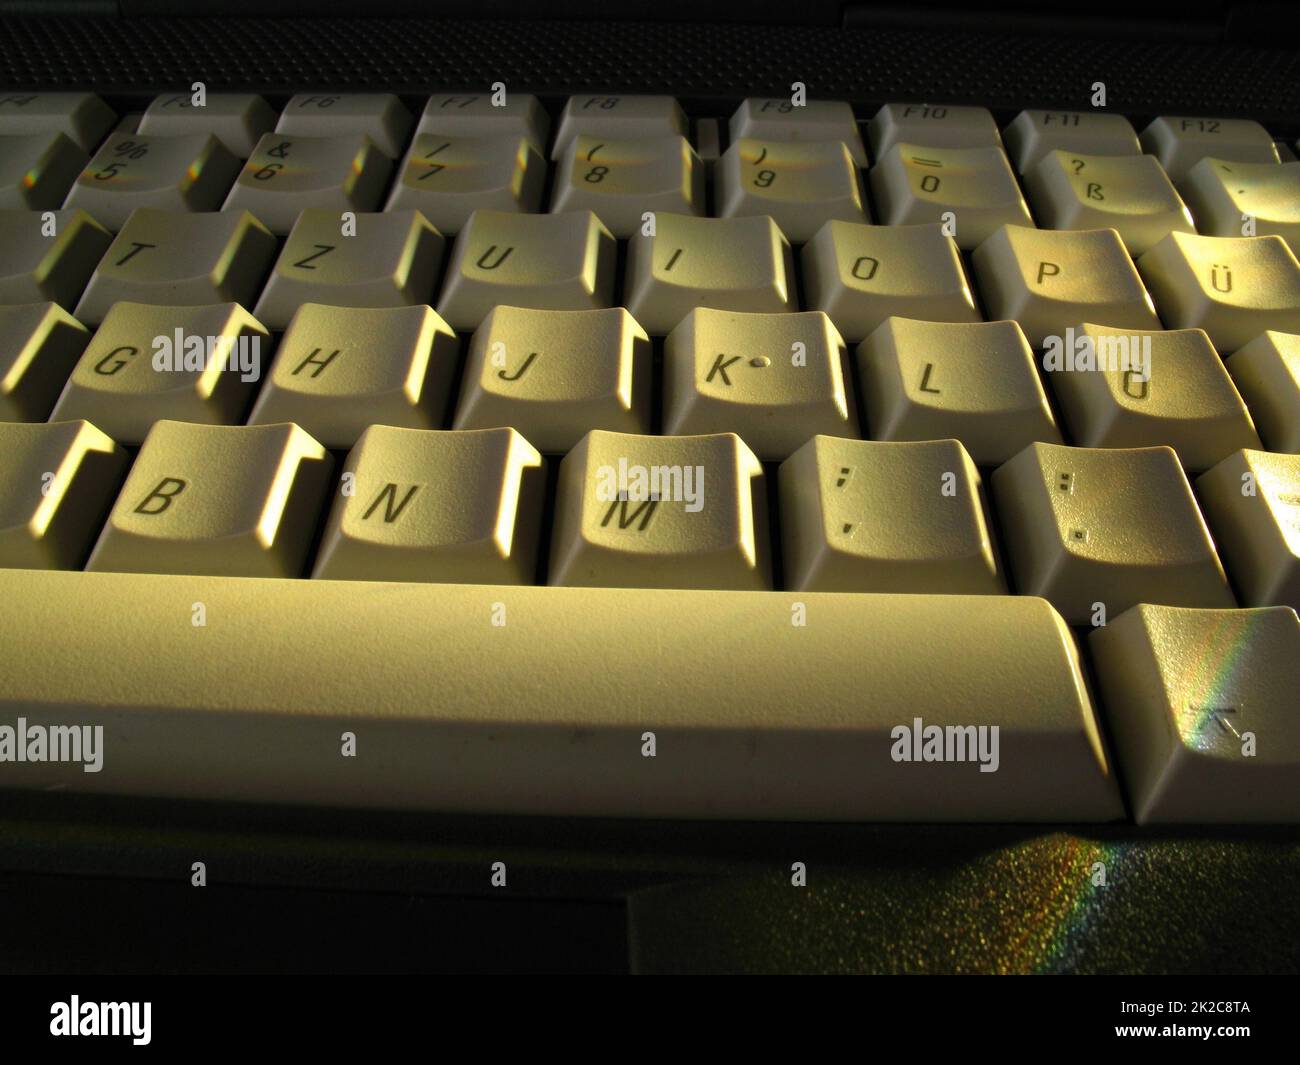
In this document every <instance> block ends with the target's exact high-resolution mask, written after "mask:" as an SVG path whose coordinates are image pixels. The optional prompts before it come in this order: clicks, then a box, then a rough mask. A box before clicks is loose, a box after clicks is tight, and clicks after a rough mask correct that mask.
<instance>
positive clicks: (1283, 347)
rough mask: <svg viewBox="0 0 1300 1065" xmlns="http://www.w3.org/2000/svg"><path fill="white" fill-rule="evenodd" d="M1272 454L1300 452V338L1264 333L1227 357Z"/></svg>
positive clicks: (1238, 385)
mask: <svg viewBox="0 0 1300 1065" xmlns="http://www.w3.org/2000/svg"><path fill="white" fill-rule="evenodd" d="M1228 372H1229V373H1231V374H1232V379H1233V381H1234V382H1235V383H1236V385H1237V391H1239V392H1240V393H1241V395H1242V398H1244V399H1245V400H1246V403H1247V404H1248V405H1249V406H1250V410H1251V413H1252V414H1254V416H1255V424H1256V426H1258V428H1259V434H1260V436H1262V437H1263V438H1264V444H1265V445H1266V446H1267V447H1268V449H1269V450H1270V451H1284V452H1300V335H1297V334H1295V333H1277V332H1274V331H1272V330H1269V331H1267V332H1264V333H1261V334H1260V335H1259V336H1257V337H1256V338H1255V339H1254V340H1252V341H1251V342H1250V343H1249V344H1247V345H1246V346H1245V347H1244V348H1241V349H1239V350H1238V351H1236V352H1235V353H1233V354H1232V355H1231V356H1229V358H1228Z"/></svg>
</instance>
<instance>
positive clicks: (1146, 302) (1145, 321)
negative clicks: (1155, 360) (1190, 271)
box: [971, 226, 1181, 347]
mask: <svg viewBox="0 0 1300 1065" xmlns="http://www.w3.org/2000/svg"><path fill="white" fill-rule="evenodd" d="M1180 235H1181V234H1174V235H1173V236H1172V237H1170V238H1167V239H1171V240H1172V239H1173V238H1174V237H1177V236H1180ZM1148 254H1149V253H1148ZM971 265H972V266H973V267H974V270H975V283H976V284H977V285H978V286H979V290H980V294H981V295H982V296H983V297H984V306H985V309H986V310H987V311H988V313H989V316H990V317H991V318H1013V319H1015V320H1016V321H1017V322H1019V323H1020V325H1021V328H1023V329H1024V331H1025V335H1026V336H1027V337H1029V343H1030V344H1032V345H1033V346H1034V347H1042V346H1043V345H1044V343H1045V342H1046V339H1047V337H1049V336H1057V337H1059V336H1064V334H1065V330H1066V329H1068V328H1069V327H1071V326H1074V325H1077V324H1078V323H1079V322H1099V323H1102V324H1104V325H1111V326H1123V327H1126V328H1132V329H1159V328H1160V319H1158V318H1157V317H1156V313H1155V309H1154V308H1153V307H1152V305H1151V297H1150V296H1149V295H1147V290H1146V289H1145V288H1143V287H1142V279H1141V278H1140V277H1138V272H1137V270H1135V269H1134V268H1133V261H1132V260H1131V259H1130V258H1129V257H1128V253H1127V252H1126V251H1125V250H1124V245H1123V244H1122V243H1121V242H1120V239H1119V234H1118V233H1116V232H1115V231H1114V230H1113V229H1088V230H1079V231H1074V230H1053V229H1028V228H1026V227H1024V226H1004V227H1003V228H1001V229H999V230H998V231H997V232H996V233H994V234H993V235H992V236H991V237H989V238H988V240H986V241H984V243H983V244H981V245H980V246H979V247H978V248H976V249H975V252H974V254H973V255H972V256H971Z"/></svg>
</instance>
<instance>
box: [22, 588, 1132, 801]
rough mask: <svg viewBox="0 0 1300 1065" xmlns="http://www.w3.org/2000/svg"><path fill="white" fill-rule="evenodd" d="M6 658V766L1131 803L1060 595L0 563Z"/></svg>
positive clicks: (464, 784) (771, 794)
mask: <svg viewBox="0 0 1300 1065" xmlns="http://www.w3.org/2000/svg"><path fill="white" fill-rule="evenodd" d="M199 621H202V622H203V624H201V625H200V624H197V622H199ZM0 658H2V659H3V671H2V672H0V729H2V728H3V727H4V726H8V727H10V728H11V729H12V730H14V731H13V732H12V733H11V734H10V735H11V737H12V742H11V744H10V748H9V754H10V758H9V759H5V760H0V787H16V788H40V789H52V788H66V789H69V790H79V791H93V792H110V793H117V794H132V795H161V796H178V797H185V798H203V799H226V800H252V801H260V802H287V803H307V804H324V805H332V806H342V807H357V806H364V807H388V808H395V809H421V810H438V811H476V812H485V813H486V812H493V813H520V814H578V815H590V816H618V817H683V818H753V819H793V820H854V821H874V820H888V821H923V820H931V821H975V820H981V821H1098V820H1111V819H1115V818H1120V817H1122V816H1123V813H1124V812H1123V807H1122V804H1121V800H1120V797H1119V791H1118V788H1117V786H1116V783H1115V779H1114V776H1113V773H1112V772H1111V770H1110V768H1109V766H1108V762H1107V759H1106V755H1105V753H1104V748H1103V745H1102V742H1101V739H1100V737H1099V733H1098V727H1097V721H1096V717H1095V714H1094V711H1093V708H1092V705H1091V703H1090V701H1089V696H1088V694H1087V690H1086V689H1085V687H1084V683H1083V680H1082V678H1081V676H1080V672H1079V664H1078V660H1077V657H1076V651H1075V645H1074V640H1073V637H1072V635H1071V634H1070V632H1069V630H1068V629H1067V628H1066V627H1065V625H1064V624H1063V623H1062V621H1061V620H1060V618H1059V617H1058V615H1057V614H1056V613H1055V612H1054V611H1053V610H1052V608H1051V607H1050V606H1049V605H1048V604H1047V603H1046V602H1044V601H1043V600H1041V599H1033V598H1026V597H997V596H928V595H913V596H906V595H856V594H855V595H839V594H826V593H785V592H712V591H710V592H705V591H650V590H639V589H638V590H625V589H583V588H546V587H523V588H518V587H497V586H482V585H435V584H384V583H368V582H361V581H356V582H343V581H313V580H269V579H250V578H238V577H236V578H220V577H185V576H152V575H143V574H119V573H82V572H37V571H26V570H0ZM20 719H21V721H20ZM57 726H84V728H82V729H81V730H80V731H79V732H78V733H77V734H76V735H77V737H78V738H82V739H84V742H85V744H86V748H87V749H86V750H83V751H82V752H81V761H80V762H64V763H55V762H51V761H48V760H47V761H41V760H32V759H31V758H30V757H25V758H24V760H22V761H16V760H13V758H14V757H15V756H16V750H15V748H18V747H22V744H21V743H20V742H19V741H24V742H25V744H26V746H25V747H24V748H23V751H24V755H30V754H32V753H33V752H35V753H37V754H39V753H40V750H39V748H36V747H33V746H32V743H33V742H34V741H33V737H39V736H41V735H44V736H45V738H46V747H45V754H46V756H47V757H48V756H49V754H50V753H51V752H52V750H53V748H54V746H55V745H56V733H55V731H54V730H55V728H56V727H57ZM95 726H102V728H103V731H102V740H101V745H100V748H99V750H98V754H97V755H95V757H97V758H98V759H99V762H100V766H99V769H98V771H95V772H87V771H86V768H87V766H92V767H93V762H92V761H91V757H90V755H91V754H93V753H94V752H93V751H91V748H92V747H93V746H94V743H95V739H94V738H95V735H96V733H95V731H94V728H95ZM41 730H44V732H42V731H41ZM57 737H58V738H61V739H60V742H61V752H60V753H62V754H63V755H64V756H65V757H71V756H75V755H76V754H77V752H76V751H75V750H74V749H73V748H72V743H73V736H72V733H71V732H68V731H64V732H62V733H58V734H57Z"/></svg>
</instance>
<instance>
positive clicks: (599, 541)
mask: <svg viewBox="0 0 1300 1065" xmlns="http://www.w3.org/2000/svg"><path fill="white" fill-rule="evenodd" d="M755 482H757V484H756V483H755ZM762 483H763V467H762V465H761V464H760V463H759V461H758V459H757V457H755V455H754V453H753V452H752V451H750V450H749V448H748V447H746V446H745V444H744V443H743V442H742V441H741V439H740V437H738V436H736V435H735V434H734V433H719V434H717V435H715V436H632V435H630V434H624V433H607V432H605V431H604V430H601V429H595V430H593V431H592V432H590V433H588V434H587V435H586V436H585V437H583V438H582V441H581V443H579V444H578V446H577V447H575V448H574V449H573V450H572V451H570V452H569V453H568V455H566V456H565V457H564V461H563V462H562V463H561V464H560V477H559V484H558V486H557V488H556V497H555V528H554V531H553V534H552V537H551V560H550V574H549V582H550V583H551V584H563V585H574V584H580V585H593V586H599V587H615V588H620V587H621V588H733V589H741V588H743V589H763V588H768V587H770V586H771V580H772V578H771V569H770V560H769V558H768V535H767V509H766V505H765V501H764V498H763V493H762Z"/></svg>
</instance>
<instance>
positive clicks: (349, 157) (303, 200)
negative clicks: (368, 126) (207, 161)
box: [222, 133, 393, 235]
mask: <svg viewBox="0 0 1300 1065" xmlns="http://www.w3.org/2000/svg"><path fill="white" fill-rule="evenodd" d="M392 168H393V163H392V160H391V159H389V158H388V157H387V156H386V155H384V153H383V152H382V151H380V150H379V149H378V148H377V147H376V146H375V143H374V142H373V141H372V140H370V138H369V137H367V136H365V135H364V134H359V133H358V134H351V135H348V134H341V135H339V136H326V137H304V136H301V135H293V136H289V135H287V134H283V133H268V134H266V136H264V137H263V138H262V139H261V140H260V141H258V142H257V147H256V148H255V149H254V151H253V154H252V155H251V156H249V157H248V162H247V163H245V164H244V168H243V170H241V171H240V172H239V179H238V180H237V181H236V182H235V184H234V187H233V188H231V190H230V195H229V196H227V197H226V202H225V204H224V206H223V207H222V210H225V211H230V210H243V211H251V212H252V213H253V216H254V217H255V218H257V220H258V221H259V222H262V223H263V224H265V225H266V227H267V228H268V229H270V230H271V232H272V233H275V234H279V235H283V234H285V233H288V232H289V230H291V229H292V228H293V224H294V222H296V221H297V220H298V215H299V213H300V212H302V211H304V210H306V209H307V208H308V207H320V208H325V209H328V210H333V211H335V212H339V213H341V212H343V211H354V212H355V211H374V210H377V209H378V208H379V202H380V200H381V199H382V197H383V192H384V186H385V184H386V182H387V181H388V175H389V173H390V172H391V170H392Z"/></svg>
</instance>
